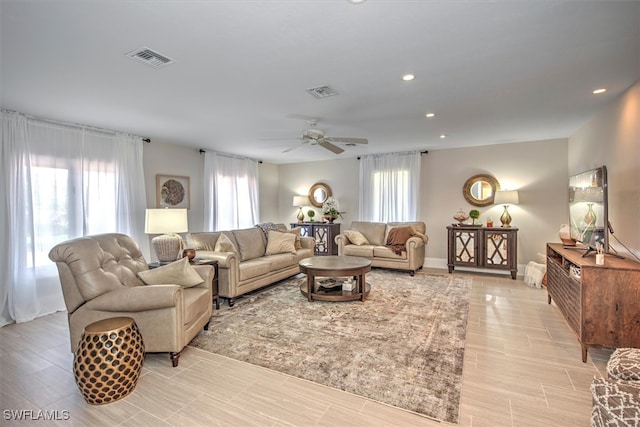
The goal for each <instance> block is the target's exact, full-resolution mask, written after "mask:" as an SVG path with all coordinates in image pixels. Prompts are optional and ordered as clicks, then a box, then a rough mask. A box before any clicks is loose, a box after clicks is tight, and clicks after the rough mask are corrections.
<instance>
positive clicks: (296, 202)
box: [293, 196, 309, 222]
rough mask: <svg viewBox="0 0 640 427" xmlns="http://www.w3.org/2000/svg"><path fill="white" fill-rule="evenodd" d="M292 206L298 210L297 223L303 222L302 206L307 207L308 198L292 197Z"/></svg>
mask: <svg viewBox="0 0 640 427" xmlns="http://www.w3.org/2000/svg"><path fill="white" fill-rule="evenodd" d="M293 206H295V207H296V208H300V210H298V217H297V218H298V222H303V221H304V212H302V208H303V207H304V206H309V197H308V196H293Z"/></svg>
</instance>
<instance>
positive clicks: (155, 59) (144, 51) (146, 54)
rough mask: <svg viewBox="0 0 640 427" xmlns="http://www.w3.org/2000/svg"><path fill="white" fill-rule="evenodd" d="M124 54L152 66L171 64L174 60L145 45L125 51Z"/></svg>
mask: <svg viewBox="0 0 640 427" xmlns="http://www.w3.org/2000/svg"><path fill="white" fill-rule="evenodd" d="M125 55H127V56H128V57H129V58H131V59H135V60H136V61H140V62H143V63H145V64H147V65H150V66H151V67H153V68H162V67H164V66H165V65H169V64H173V63H174V62H176V61H175V60H173V59H171V58H169V57H168V56H165V55H163V54H161V53H158V52H156V51H155V50H152V49H149V48H148V47H146V46H143V47H141V48H140V49H136V50H134V51H131V52H129V53H126V54H125Z"/></svg>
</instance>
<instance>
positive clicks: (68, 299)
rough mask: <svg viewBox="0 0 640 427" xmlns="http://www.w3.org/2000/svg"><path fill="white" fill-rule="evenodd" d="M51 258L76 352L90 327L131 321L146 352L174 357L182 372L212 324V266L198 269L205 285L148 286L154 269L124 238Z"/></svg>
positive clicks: (59, 251)
mask: <svg viewBox="0 0 640 427" xmlns="http://www.w3.org/2000/svg"><path fill="white" fill-rule="evenodd" d="M49 258H50V259H51V260H52V261H54V262H55V263H56V266H57V267H58V273H59V275H60V283H61V285H62V294H63V295H64V302H65V304H66V306H67V315H68V320H69V337H70V344H71V351H72V352H75V351H76V348H77V346H78V342H79V341H80V339H81V337H82V334H83V332H84V328H85V327H86V326H87V325H89V324H91V323H93V322H96V321H98V320H102V319H108V318H111V317H120V316H125V317H132V318H133V319H134V320H135V322H136V324H137V325H138V328H139V330H140V334H141V335H142V340H143V341H144V347H145V351H146V352H149V353H165V352H168V353H170V357H171V361H172V363H173V366H178V360H179V357H180V351H181V350H182V349H183V348H184V347H185V346H186V345H187V344H189V342H190V341H191V340H192V339H193V338H194V337H195V336H196V335H198V333H199V332H200V331H201V330H202V328H203V327H206V326H207V325H208V324H209V320H210V319H211V312H212V298H213V294H212V283H213V277H214V276H213V275H214V270H213V267H212V266H210V265H202V266H197V265H196V266H193V267H192V268H193V269H194V270H195V271H196V273H197V275H199V276H200V278H201V280H202V283H201V284H199V285H195V286H190V287H183V286H180V284H163V285H145V283H144V282H143V281H142V280H141V278H140V277H139V274H140V273H143V272H147V271H148V270H149V267H148V265H147V261H145V259H144V256H143V255H142V251H141V250H140V247H139V246H138V244H137V243H136V242H135V241H134V240H133V239H132V238H131V237H129V236H126V235H124V234H118V233H111V234H100V235H95V236H87V237H81V238H78V239H73V240H69V241H66V242H62V243H60V244H58V245H56V246H55V247H54V248H53V249H51V251H50V252H49ZM185 261H186V260H185ZM158 271H160V270H159V269H158ZM165 283H166V282H165ZM171 283H176V282H174V281H171Z"/></svg>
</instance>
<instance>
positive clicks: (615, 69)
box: [0, 0, 640, 163]
mask: <svg viewBox="0 0 640 427" xmlns="http://www.w3.org/2000/svg"><path fill="white" fill-rule="evenodd" d="M0 14H1V27H2V28H1V43H2V50H1V74H0V78H1V84H2V89H1V105H2V107H3V108H7V109H11V110H16V111H19V112H22V113H26V114H31V115H34V116H37V117H44V118H49V119H55V120H61V121H67V122H74V123H81V124H86V125H91V126H96V127H101V128H106V129H112V130H118V131H123V132H129V133H133V134H136V135H141V136H144V137H149V138H151V139H152V143H153V141H154V140H155V141H164V142H171V143H176V144H184V145H186V146H190V147H194V148H196V149H197V148H204V149H209V150H215V151H220V152H226V153H233V154H238V155H244V156H248V157H251V158H255V159H260V160H264V161H268V162H273V163H290V162H302V161H311V160H325V159H334V158H343V157H353V156H356V155H361V154H372V153H382V152H395V151H407V150H437V149H444V148H453V147H469V146H476V145H487V144H500V143H508V142H518V141H531V140H539V139H550V138H563V137H568V136H570V135H571V134H572V133H573V132H575V131H576V130H577V129H578V128H579V127H580V126H581V125H582V124H583V123H585V122H586V121H587V120H588V119H589V118H590V117H591V116H592V115H593V114H595V113H596V112H598V111H599V110H600V109H602V108H603V107H604V106H605V105H606V104H607V103H608V102H610V101H611V100H612V99H613V98H615V97H616V96H618V95H619V94H620V93H621V92H623V91H624V90H625V89H626V88H628V87H629V86H631V85H632V84H633V83H634V82H635V81H637V80H638V79H640V2H639V1H574V0H572V1H545V0H530V1H417V0H414V1H408V0H407V1H403V0H393V1H392V0H369V1H367V2H366V3H364V4H360V5H353V4H350V3H348V2H347V1H346V0H315V1H303V0H297V1H284V0H281V1H276V0H270V1H248V0H232V1H223V0H218V1H188V0H187V1H166V0H165V1H145V0H138V1H131V0H129V1H115V0H113V1H97V0H84V1H71V0H66V1H63V0H47V1H45V0H41V1H31V0H19V1H12V0H2V1H1V9H0ZM143 46H147V47H149V48H151V49H154V50H156V51H158V52H160V53H162V54H164V55H166V56H168V57H170V58H172V59H175V61H176V63H175V64H172V65H169V66H166V67H165V68H161V69H154V68H152V67H150V66H147V65H145V64H142V63H139V62H136V61H133V60H131V59H129V58H127V57H126V56H125V53H127V52H129V51H132V50H134V49H137V48H140V47H143ZM409 72H410V73H413V74H415V76H416V78H415V80H413V81H411V82H404V81H402V78H401V77H402V75H403V74H405V73H409ZM320 85H329V86H331V87H332V88H333V89H335V90H336V91H337V92H338V93H339V95H338V96H334V97H330V98H325V99H316V98H314V97H312V96H311V95H309V94H308V93H307V92H306V89H309V88H312V87H315V86H320ZM598 87H606V88H607V89H608V91H607V92H606V93H605V94H603V95H598V96H596V95H593V94H592V93H591V91H592V90H593V89H596V88H598ZM429 111H433V112H435V113H436V117H435V118H433V119H426V118H425V117H424V114H425V113H426V112H429ZM311 118H317V119H320V122H319V124H318V127H319V128H321V129H324V130H325V131H326V132H327V135H329V136H341V137H364V138H368V139H369V145H368V146H358V147H345V148H346V151H345V152H344V153H342V154H340V155H336V154H333V153H331V152H329V151H327V150H324V149H322V148H321V147H318V146H306V147H302V148H298V149H295V150H293V151H291V152H288V153H282V151H283V150H285V149H287V148H290V147H292V146H294V145H296V144H300V143H301V141H299V140H296V139H295V138H297V137H298V136H299V135H300V133H301V131H302V130H304V129H305V128H306V127H307V122H306V120H307V119H311ZM442 133H444V134H447V135H448V137H447V138H446V139H444V140H442V139H440V138H439V135H440V134H442Z"/></svg>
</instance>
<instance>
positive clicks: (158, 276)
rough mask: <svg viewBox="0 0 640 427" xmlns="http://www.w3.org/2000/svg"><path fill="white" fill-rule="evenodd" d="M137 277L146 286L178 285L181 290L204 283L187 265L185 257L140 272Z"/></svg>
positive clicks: (187, 261)
mask: <svg viewBox="0 0 640 427" xmlns="http://www.w3.org/2000/svg"><path fill="white" fill-rule="evenodd" d="M138 277H140V279H142V281H143V282H144V283H145V284H147V285H180V286H182V287H183V288H190V287H192V286H196V285H199V284H200V283H202V282H204V280H202V277H200V275H199V274H198V272H197V271H196V270H194V269H193V267H191V265H189V259H188V258H187V257H184V258H182V259H180V260H178V261H175V262H172V263H171V264H167V265H163V266H162V267H158V268H154V269H151V270H146V271H141V272H139V273H138Z"/></svg>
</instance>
